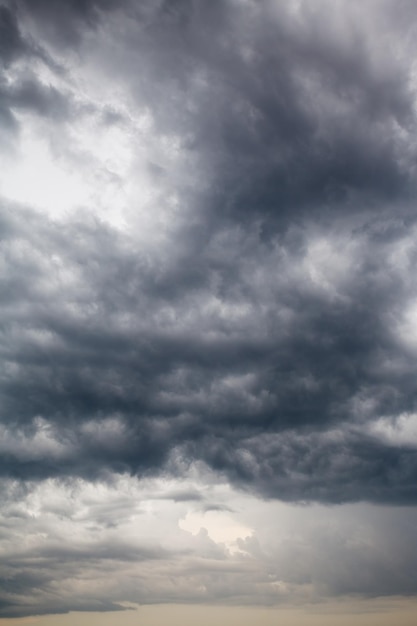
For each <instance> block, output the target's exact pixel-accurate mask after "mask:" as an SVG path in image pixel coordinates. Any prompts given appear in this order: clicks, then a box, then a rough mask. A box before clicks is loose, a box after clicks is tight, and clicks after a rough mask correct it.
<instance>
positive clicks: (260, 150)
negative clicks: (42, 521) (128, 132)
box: [0, 1, 417, 503]
mask: <svg viewBox="0 0 417 626" xmlns="http://www.w3.org/2000/svg"><path fill="white" fill-rule="evenodd" d="M389 5H390V3H383V4H381V5H378V6H377V5H376V4H375V3H370V4H369V7H368V8H367V9H366V11H364V25H363V24H361V22H360V20H359V19H358V14H357V13H355V9H354V8H352V9H350V8H348V7H346V6H344V5H342V4H341V3H336V4H335V5H330V4H329V3H321V4H320V8H318V9H316V8H314V7H312V6H310V5H307V4H306V5H304V4H302V5H301V6H302V8H301V9H300V10H299V11H298V12H297V11H296V10H295V9H294V11H292V9H291V7H292V5H291V4H290V3H289V4H288V6H285V7H284V6H282V5H280V4H278V3H277V4H274V3H272V2H271V3H270V2H262V3H251V2H241V3H238V2H210V3H204V2H198V1H197V2H185V1H184V2H167V3H162V2H146V3H144V4H143V5H142V4H141V6H140V7H139V6H135V5H134V3H133V4H132V5H126V6H125V5H123V7H122V6H121V5H119V3H114V2H71V3H61V2H60V3H56V2H55V3H52V2H46V1H37V2H31V3H28V2H18V3H17V4H10V5H3V6H2V7H1V10H0V30H1V32H3V31H4V33H5V36H4V37H2V38H1V44H0V52H1V55H2V58H3V67H4V72H5V73H4V78H3V79H2V83H1V84H0V113H1V120H2V121H1V123H2V128H5V129H12V128H13V127H14V126H15V129H16V133H17V134H18V129H19V125H20V123H21V122H18V121H17V119H18V117H19V115H20V116H21V115H22V112H23V113H24V114H30V115H31V116H33V117H34V118H36V119H47V120H49V121H50V123H51V124H56V125H59V124H62V128H63V129H64V131H65V125H66V124H68V125H70V124H71V123H72V122H73V121H74V120H76V119H77V116H79V115H87V113H88V111H90V109H86V108H85V107H84V109H83V108H82V107H81V106H80V104H79V103H78V104H77V103H76V102H75V101H74V100H73V98H72V96H70V95H69V93H65V92H64V91H62V92H61V91H60V90H59V89H57V88H56V87H53V86H51V85H47V84H45V83H44V82H42V81H41V80H40V78H39V76H38V75H37V74H36V72H34V71H33V72H32V73H30V72H28V70H25V71H23V70H21V69H19V68H21V66H20V65H19V63H20V64H21V63H22V59H24V60H25V62H26V61H27V60H28V59H31V58H33V59H36V62H37V63H43V64H46V65H48V63H49V65H48V67H49V69H51V68H54V67H55V69H53V71H58V70H56V67H58V65H59V63H61V64H62V59H59V58H58V55H57V61H56V62H57V65H56V66H53V58H54V54H56V53H57V50H58V40H59V41H60V40H61V39H62V42H63V43H62V45H63V46H64V47H65V50H67V54H68V55H78V59H79V60H80V61H81V62H82V61H83V55H84V54H85V55H87V54H88V53H89V50H91V48H89V46H91V43H89V42H90V41H91V38H94V37H97V41H98V42H99V43H98V45H100V46H102V50H101V53H100V58H101V59H102V61H101V63H102V66H101V69H100V71H102V72H106V71H108V72H109V73H110V74H111V73H112V72H113V73H114V75H115V76H116V75H117V80H120V81H122V84H124V85H125V88H126V89H127V90H128V92H129V94H130V97H131V98H132V99H133V101H134V102H135V103H136V105H137V107H138V108H139V109H140V110H145V111H148V112H149V114H150V115H152V119H153V123H154V126H155V129H156V131H155V132H156V133H157V135H158V136H159V137H168V138H170V139H171V140H172V141H173V140H174V139H175V140H176V141H177V144H176V145H178V150H179V152H180V154H181V158H182V159H183V162H184V164H185V165H184V168H185V172H186V173H185V174H184V173H182V174H181V176H182V178H181V177H179V176H178V172H176V171H174V169H173V170H169V168H168V169H167V167H166V166H165V165H163V164H158V163H155V162H150V164H149V171H150V172H151V174H152V176H153V177H154V178H153V180H155V181H159V182H157V183H155V184H158V185H160V187H161V189H162V192H161V193H162V194H163V195H165V197H162V199H161V202H164V201H167V198H169V197H170V194H173V193H176V194H177V195H178V198H179V200H178V203H179V207H180V208H179V212H178V214H177V216H176V217H175V216H174V218H173V219H172V222H171V223H170V224H169V225H168V226H163V227H161V228H165V231H164V233H163V240H161V242H160V243H159V244H155V245H154V246H151V248H150V249H146V250H144V249H143V248H142V247H141V244H140V243H139V242H138V241H136V240H135V237H134V236H129V234H126V233H123V232H118V231H116V230H115V229H112V228H111V227H110V226H109V225H106V224H105V223H104V222H102V221H101V220H100V219H97V218H94V217H89V216H88V215H82V214H81V213H79V214H77V216H75V217H74V216H73V217H68V218H67V219H66V220H65V223H64V224H63V223H59V224H58V223H56V222H54V221H53V220H51V219H50V218H48V217H46V216H40V215H39V213H34V212H32V210H31V208H30V207H26V208H22V207H18V206H12V205H11V204H10V202H8V201H6V200H3V203H2V208H1V211H2V252H1V254H2V267H3V270H2V272H3V273H2V287H1V300H2V315H1V355H2V359H3V364H4V366H3V371H2V375H1V379H0V391H1V395H2V422H3V424H4V432H5V436H6V437H7V438H8V439H7V440H8V441H12V444H11V445H10V446H7V449H5V450H4V452H3V456H2V461H1V463H0V471H1V473H2V474H3V475H4V476H11V477H16V478H20V479H28V478H30V479H43V478H46V477H51V476H52V477H53V476H57V477H63V476H83V477H84V478H87V479H88V478H91V479H95V478H97V477H99V476H103V475H104V474H105V473H106V471H108V470H111V471H116V472H131V473H134V474H138V475H143V474H148V473H158V472H161V471H170V472H173V473H177V472H180V471H181V469H180V468H181V467H182V465H181V463H182V462H183V461H184V460H186V461H187V462H191V461H194V460H198V461H204V462H205V463H206V464H208V466H209V467H211V468H213V469H215V470H217V471H219V472H222V473H223V474H225V475H226V476H227V477H228V478H229V479H231V480H233V481H235V482H236V483H237V484H239V485H241V486H242V487H244V488H250V489H254V490H258V491H259V492H260V493H262V494H264V495H267V496H273V497H278V498H283V499H289V500H298V499H307V500H309V499H313V500H320V501H332V502H335V501H344V500H358V499H359V500H361V499H369V500H372V501H384V502H401V503H414V502H415V500H416V495H417V492H416V487H415V485H416V478H417V457H416V451H415V447H413V446H411V447H404V446H402V445H398V444H397V443H395V441H394V442H393V441H390V440H387V439H386V438H385V439H384V438H381V437H377V436H376V435H375V432H374V430H375V429H374V425H375V424H380V423H381V420H384V419H385V420H388V421H389V420H394V421H395V420H396V419H398V418H399V417H401V416H404V415H406V416H412V415H413V414H414V412H415V410H416V399H417V398H416V393H417V386H416V382H415V376H414V363H415V347H413V346H411V347H410V345H407V341H406V340H404V332H406V331H405V330H404V328H406V327H407V323H408V322H407V320H406V319H405V318H404V312H405V311H407V310H409V309H410V310H411V308H412V304H413V298H414V297H415V293H416V285H415V281H414V279H413V269H412V268H413V265H414V261H415V255H416V248H415V243H414V241H415V232H416V222H415V214H414V207H413V203H412V200H411V198H412V195H413V192H414V159H415V148H414V146H415V141H414V139H415V110H414V86H413V83H412V80H411V78H410V76H411V74H410V72H411V67H410V64H409V56H407V55H408V54H409V48H407V45H409V47H411V48H412V44H411V43H410V44H408V43H407V40H405V41H404V42H403V40H402V39H401V34H402V33H404V30H405V29H406V28H407V25H406V24H404V23H402V22H401V20H400V19H398V20H397V21H396V22H395V23H394V24H393V25H392V26H391V27H390V28H389V15H388V14H389V10H388V9H389ZM408 6H409V5H404V11H406V10H407V7H408ZM385 7H388V9H387V11H386V10H385ZM290 9H291V10H290ZM408 10H409V12H410V13H409V15H410V19H413V18H414V10H413V9H412V8H408ZM123 11H125V13H123ZM373 12H375V14H376V22H375V21H374V20H373ZM345 14H346V20H345V21H344V20H343V17H341V16H343V15H345ZM19 20H20V21H21V26H19ZM112 28H114V29H115V33H116V35H114V33H113V31H112ZM117 28H119V31H117ZM106 29H107V30H106ZM378 29H379V32H378ZM384 29H385V30H384ZM117 33H119V34H117ZM120 33H122V35H123V42H125V43H121V42H120ZM382 36H384V37H385V38H386V41H387V45H386V46H383V45H382V43H381V41H382ZM36 37H37V39H36ZM106 37H108V41H111V42H113V43H114V41H115V40H116V41H117V44H118V45H117V46H116V44H114V50H113V52H112V50H111V45H113V44H110V43H109V44H108V47H109V50H107V48H106V46H105V45H104V43H103V41H104V42H105V41H106ZM379 37H381V39H380V38H379ZM112 38H113V39H112ZM114 38H116V39H114ZM395 46H396V48H395ZM394 48H395V49H396V51H397V52H396V54H395V55H394V54H393V50H394ZM112 55H113V56H112ZM71 58H73V57H71ZM74 58H75V57H74ZM34 62H35V61H33V63H34ZM107 63H108V64H109V67H108V68H107V65H106V64H107ZM103 67H104V68H105V69H103ZM13 68H15V69H13ZM51 71H52V70H51ZM62 71H64V70H62ZM66 71H67V70H66ZM10 72H12V73H13V72H15V74H14V75H13V76H14V79H13V80H10V76H11V74H10ZM7 77H9V78H7ZM91 110H92V109H91ZM86 111H87V113H86ZM118 115H119V114H117V112H116V113H115V114H114V117H113V118H112V119H111V120H110V117H107V118H106V117H104V118H103V119H104V120H105V122H104V124H107V123H108V125H109V126H110V124H111V123H112V124H116V125H117V124H118V123H119V122H120V123H122V121H123V116H122V115H119V116H118ZM106 120H107V121H106ZM64 131H63V132H64ZM183 174H184V175H183ZM156 210H158V208H157V207H156V208H154V211H156ZM410 307H411V308H410ZM407 319H408V318H407ZM407 328H408V327H407ZM410 332H411V331H410ZM414 341H415V340H414ZM410 419H411V418H410ZM109 424H110V425H111V428H113V429H116V431H117V436H116V435H115V434H114V433H113V434H112V432H113V431H112V432H110V433H108V434H106V433H107V430H106V429H109V428H110V426H109ZM39 433H44V434H45V433H46V435H47V436H48V437H49V438H50V440H51V441H53V442H55V443H54V445H55V448H54V449H53V450H52V451H50V453H47V454H45V453H43V452H42V451H41V449H39V450H37V448H36V445H37V444H36V441H37V437H39V436H40V435H39ZM31 438H32V439H33V442H34V443H33V445H32V446H28V444H27V442H28V440H30V439H31Z"/></svg>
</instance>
